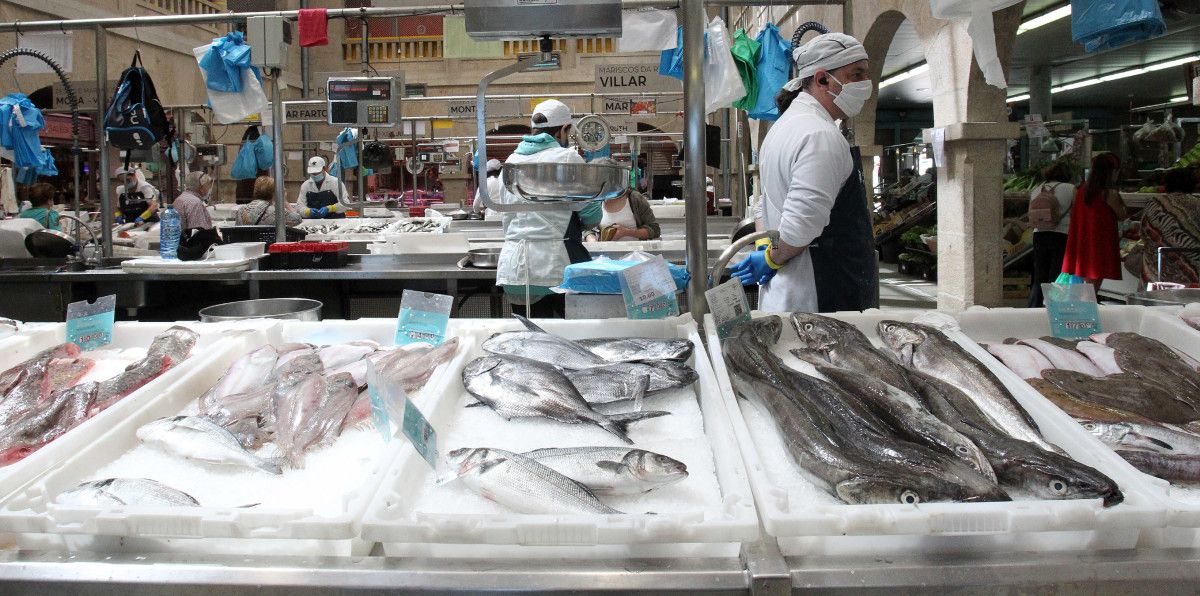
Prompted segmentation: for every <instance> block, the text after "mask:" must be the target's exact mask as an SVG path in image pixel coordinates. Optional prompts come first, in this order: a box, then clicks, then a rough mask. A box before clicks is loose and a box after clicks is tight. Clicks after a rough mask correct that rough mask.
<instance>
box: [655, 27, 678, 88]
mask: <svg viewBox="0 0 1200 596" xmlns="http://www.w3.org/2000/svg"><path fill="white" fill-rule="evenodd" d="M658 74H660V75H662V76H664V77H675V78H677V79H679V80H681V81H682V80H683V27H677V28H676V29H675V47H674V48H671V49H669V50H663V51H662V53H661V54H659V57H658Z"/></svg>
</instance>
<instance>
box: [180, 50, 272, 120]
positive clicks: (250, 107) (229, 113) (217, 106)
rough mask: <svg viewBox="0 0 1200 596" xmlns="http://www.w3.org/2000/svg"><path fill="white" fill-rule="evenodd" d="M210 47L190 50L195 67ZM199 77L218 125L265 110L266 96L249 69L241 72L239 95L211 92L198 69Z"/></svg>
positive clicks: (243, 118) (201, 70)
mask: <svg viewBox="0 0 1200 596" xmlns="http://www.w3.org/2000/svg"><path fill="white" fill-rule="evenodd" d="M211 46H212V44H204V45H202V46H200V47H198V48H192V54H193V55H194V56H195V57H196V64H197V65H199V64H200V59H201V58H204V55H205V54H207V53H208V48H209V47H211ZM200 76H201V78H204V79H205V85H206V86H205V88H204V90H205V91H207V92H208V102H209V104H211V105H212V110H213V118H214V119H215V120H216V121H217V122H218V123H220V124H233V123H234V122H240V121H242V120H245V119H246V118H249V117H250V116H252V115H254V114H258V113H259V112H262V111H263V110H266V109H267V94H266V93H264V92H263V88H262V85H261V84H259V82H258V79H257V78H256V77H255V76H254V73H253V72H250V69H249V68H247V69H244V70H243V71H242V90H241V92H239V93H226V92H223V91H213V90H212V89H209V88H208V87H207V84H208V81H207V77H206V76H205V75H204V69H203V68H201V69H200Z"/></svg>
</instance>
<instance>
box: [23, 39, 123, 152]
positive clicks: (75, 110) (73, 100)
mask: <svg viewBox="0 0 1200 596" xmlns="http://www.w3.org/2000/svg"><path fill="white" fill-rule="evenodd" d="M17 56H29V57H31V58H37V59H38V60H41V61H42V62H45V63H46V64H47V65H48V66H50V68H51V69H53V70H54V74H56V75H58V78H59V80H61V81H62V84H63V89H65V90H66V91H67V103H69V104H71V153H72V154H78V153H79V98H78V97H76V96H75V89H74V88H73V87H71V81H70V80H69V79H68V78H67V73H66V72H65V71H64V70H63V67H61V66H59V64H58V62H55V61H54V59H53V58H51V57H50V56H48V55H46V54H45V53H44V52H42V51H41V50H35V49H33V48H13V49H11V50H8V51H6V52H4V53H2V54H0V66H3V65H4V63H5V62H8V61H9V60H12V59H13V58H16V57H17ZM99 117H100V118H103V117H104V114H100V115H99Z"/></svg>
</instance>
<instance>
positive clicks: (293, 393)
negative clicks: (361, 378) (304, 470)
mask: <svg viewBox="0 0 1200 596" xmlns="http://www.w3.org/2000/svg"><path fill="white" fill-rule="evenodd" d="M357 398H358V383H356V382H354V377H352V376H350V374H349V373H338V374H336V375H330V376H328V377H326V376H324V375H321V374H310V375H307V376H302V375H299V374H295V375H293V376H290V377H288V378H285V379H284V380H282V381H280V382H279V384H278V385H276V387H275V393H274V395H273V397H272V400H273V403H274V410H275V442H276V443H277V444H278V445H279V448H280V450H281V451H282V452H283V454H284V456H285V457H286V458H287V460H288V462H289V463H291V464H292V465H293V466H295V467H303V464H304V453H305V452H306V451H307V450H308V449H310V448H312V447H314V446H316V445H320V444H323V443H325V442H327V441H329V440H332V439H333V438H335V437H337V435H338V433H340V432H341V429H342V422H343V421H344V420H345V419H346V415H347V414H349V412H350V408H351V406H353V405H354V402H355V400H356V399H357Z"/></svg>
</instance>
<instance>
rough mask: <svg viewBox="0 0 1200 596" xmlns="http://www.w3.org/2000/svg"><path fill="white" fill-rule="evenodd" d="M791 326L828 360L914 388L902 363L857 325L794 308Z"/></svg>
mask: <svg viewBox="0 0 1200 596" xmlns="http://www.w3.org/2000/svg"><path fill="white" fill-rule="evenodd" d="M791 320H792V328H794V329H795V330H796V335H797V336H798V337H799V338H800V341H801V342H802V343H803V344H804V345H805V346H806V347H808V348H809V349H812V350H817V351H818V352H821V353H823V354H825V357H826V358H828V359H829V363H830V364H833V365H834V366H840V367H842V368H847V369H850V370H853V371H856V372H860V373H862V374H866V375H871V376H874V377H876V378H878V379H879V380H881V381H883V382H884V383H887V384H888V385H891V386H892V387H896V388H898V389H901V390H903V391H906V392H908V393H910V394H911V393H912V392H913V388H912V387H910V386H909V384H908V378H907V377H905V376H904V367H903V366H900V364H899V363H897V362H896V361H895V360H894V359H893V358H891V357H889V356H888V355H887V354H885V353H883V352H882V351H880V350H878V349H876V348H875V346H874V345H872V344H871V340H869V339H867V336H866V335H863V332H862V331H859V330H858V327H855V326H854V325H851V324H850V323H847V322H845V321H842V320H839V319H835V318H833V317H826V316H823V315H818V314H812V313H804V312H796V313H792V315H791Z"/></svg>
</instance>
